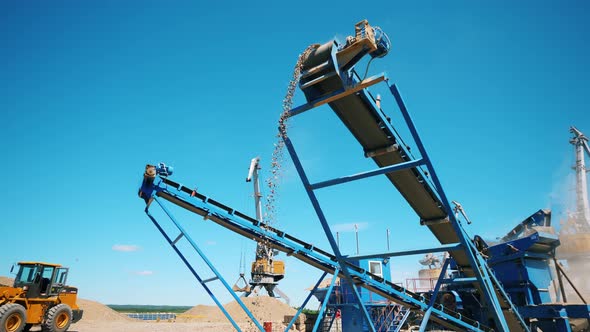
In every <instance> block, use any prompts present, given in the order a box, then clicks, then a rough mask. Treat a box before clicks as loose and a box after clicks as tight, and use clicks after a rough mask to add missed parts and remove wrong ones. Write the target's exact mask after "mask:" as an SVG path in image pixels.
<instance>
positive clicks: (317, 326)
mask: <svg viewBox="0 0 590 332" xmlns="http://www.w3.org/2000/svg"><path fill="white" fill-rule="evenodd" d="M337 275H338V270H336V271H334V278H332V282H330V287H328V291H327V292H326V297H324V301H322V307H321V308H320V311H319V312H318V317H317V318H316V320H315V324H314V325H313V329H312V330H311V331H312V332H316V331H317V330H318V328H319V327H320V322H321V321H322V320H324V318H323V316H324V312H325V311H326V306H327V305H328V302H329V301H330V295H332V290H333V289H334V284H335V283H336V279H338V278H336V276H337ZM353 287H354V285H353Z"/></svg>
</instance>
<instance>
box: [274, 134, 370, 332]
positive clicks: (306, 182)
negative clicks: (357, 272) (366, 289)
mask: <svg viewBox="0 0 590 332" xmlns="http://www.w3.org/2000/svg"><path fill="white" fill-rule="evenodd" d="M282 139H283V142H284V143H285V147H286V148H287V151H288V152H289V155H290V156H291V160H293V164H294V165H295V169H296V170H297V173H298V174H299V178H300V179H301V182H302V183H303V187H304V188H305V191H306V192H307V196H308V197H309V200H310V201H311V204H312V205H313V208H314V210H315V212H316V214H317V216H318V219H319V220H320V225H321V226H322V229H323V230H324V233H325V234H326V237H327V238H328V242H329V243H330V247H332V251H333V252H334V256H336V260H337V262H338V265H339V266H340V270H341V271H342V273H343V274H344V276H345V280H346V282H347V283H348V284H349V285H351V287H350V288H351V289H352V292H353V295H354V298H355V299H356V301H357V302H358V304H359V306H360V308H361V311H362V313H363V317H364V318H365V320H366V322H367V325H368V326H369V329H370V330H371V331H372V332H375V326H373V322H372V321H371V315H369V312H368V311H367V308H366V307H365V305H364V303H363V300H362V298H361V296H360V294H359V292H358V290H357V289H356V287H355V284H354V282H353V281H352V278H351V276H350V273H349V271H348V266H347V265H346V259H345V258H344V257H343V256H342V254H341V253H340V248H338V244H337V243H336V240H335V239H334V235H333V234H332V230H331V229H330V225H328V221H327V220H326V216H325V215H324V211H323V210H322V208H321V206H320V202H319V201H318V199H317V197H316V195H315V193H314V192H313V190H312V189H311V188H310V183H309V179H308V178H307V174H306V173H305V171H304V170H303V165H301V161H300V159H299V156H298V155H297V152H295V148H294V147H293V143H292V142H291V140H290V139H289V137H287V136H285V135H282Z"/></svg>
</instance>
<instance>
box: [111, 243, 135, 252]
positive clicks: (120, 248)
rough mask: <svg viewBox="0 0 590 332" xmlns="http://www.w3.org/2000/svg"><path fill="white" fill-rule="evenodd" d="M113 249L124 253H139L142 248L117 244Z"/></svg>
mask: <svg viewBox="0 0 590 332" xmlns="http://www.w3.org/2000/svg"><path fill="white" fill-rule="evenodd" d="M112 249H113V250H114V251H123V252H131V251H138V250H139V249H141V247H140V246H136V245H134V244H115V245H114V246H113V247H112Z"/></svg>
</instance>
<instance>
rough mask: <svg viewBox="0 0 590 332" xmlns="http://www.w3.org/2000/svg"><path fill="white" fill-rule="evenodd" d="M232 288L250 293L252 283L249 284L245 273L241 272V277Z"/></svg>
mask: <svg viewBox="0 0 590 332" xmlns="http://www.w3.org/2000/svg"><path fill="white" fill-rule="evenodd" d="M231 289H232V290H233V291H234V292H244V293H250V290H251V288H250V284H248V282H247V281H246V278H244V274H240V277H239V278H238V280H237V281H236V283H235V284H234V285H233V286H232V288H231Z"/></svg>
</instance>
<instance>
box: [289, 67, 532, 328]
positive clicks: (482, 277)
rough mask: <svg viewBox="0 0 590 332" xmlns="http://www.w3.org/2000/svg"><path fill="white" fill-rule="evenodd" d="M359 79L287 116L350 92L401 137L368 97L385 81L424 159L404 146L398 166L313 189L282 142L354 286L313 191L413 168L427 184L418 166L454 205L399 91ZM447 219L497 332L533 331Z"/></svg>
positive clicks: (453, 219)
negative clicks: (508, 319) (373, 88)
mask: <svg viewBox="0 0 590 332" xmlns="http://www.w3.org/2000/svg"><path fill="white" fill-rule="evenodd" d="M353 74H354V72H353ZM355 77H358V76H356V75H352V77H351V78H352V81H353V84H352V85H350V86H349V87H348V88H343V89H340V90H338V91H336V92H333V93H329V94H327V97H326V96H322V97H320V98H318V99H317V100H312V101H308V103H306V104H304V105H301V106H298V107H295V108H294V109H292V110H291V111H290V112H289V115H290V116H295V115H298V114H301V113H303V112H305V111H309V110H311V109H313V108H315V107H317V106H320V105H323V104H326V103H333V102H334V101H337V100H338V99H340V98H350V97H349V96H350V95H351V93H347V91H352V92H354V93H357V94H358V96H360V97H359V98H360V100H362V101H363V102H364V103H365V104H368V105H369V106H367V109H368V112H370V113H371V114H372V116H374V117H377V118H378V120H379V121H378V122H379V124H380V126H382V128H381V130H383V131H386V132H388V133H390V134H391V136H392V137H397V136H396V134H395V133H397V132H396V131H395V129H394V128H393V127H392V126H391V124H390V122H389V121H388V118H387V116H386V115H385V114H384V113H383V112H382V110H381V108H380V107H378V106H377V105H376V104H375V103H374V99H373V98H372V96H370V93H369V92H368V90H367V88H368V87H369V86H371V85H374V84H376V83H379V82H382V81H385V82H388V88H389V90H390V92H391V94H392V95H393V97H394V98H395V100H396V102H397V105H398V108H399V110H400V112H401V114H402V117H403V119H404V120H405V122H406V125H407V127H408V129H409V131H410V133H411V135H412V138H413V140H414V142H415V143H416V145H417V147H418V150H419V151H420V156H421V158H417V159H412V158H411V157H410V156H411V154H409V153H408V151H406V150H405V147H403V146H399V147H397V148H398V149H400V150H401V151H402V153H403V155H404V156H405V157H406V161H404V162H401V163H397V164H394V165H389V166H384V167H380V168H378V169H375V170H371V171H367V172H362V173H357V174H353V175H350V176H344V177H339V178H334V179H330V180H326V181H321V182H317V183H314V184H312V183H310V181H309V179H308V176H307V174H306V173H305V170H304V168H303V165H302V164H301V161H300V159H299V157H298V155H297V153H296V151H295V148H294V146H293V143H292V141H291V140H290V139H289V137H287V136H286V135H285V133H282V138H283V141H284V142H285V146H286V147H287V151H288V152H289V155H290V156H291V159H292V160H293V163H294V165H295V168H296V170H297V173H298V174H299V177H300V178H301V181H302V183H303V185H304V188H305V190H306V192H307V195H308V197H309V199H310V201H311V203H312V205H313V208H314V210H315V212H316V214H317V216H318V219H319V221H320V224H321V226H322V229H323V230H324V233H325V235H326V237H327V239H328V241H329V243H330V246H331V247H332V250H333V252H334V253H335V256H336V260H337V262H338V263H339V266H340V268H341V269H342V273H343V274H344V277H345V278H346V280H347V281H348V282H350V276H349V274H348V273H347V272H348V268H347V264H346V263H347V261H346V259H345V258H343V256H342V255H341V253H340V251H339V249H338V246H337V244H336V242H335V241H334V237H333V235H332V234H333V233H332V231H331V229H330V226H329V225H328V222H327V220H326V218H325V215H324V212H323V211H322V208H321V206H320V203H319V201H318V199H317V196H316V195H315V192H314V191H315V190H317V189H320V188H325V187H328V186H334V185H338V184H342V183H346V182H350V181H356V180H360V179H364V178H368V177H372V176H376V175H382V174H388V173H393V172H399V171H402V170H406V169H414V170H415V171H416V172H417V173H418V174H420V175H421V176H422V178H423V179H426V178H427V176H425V172H424V171H423V170H422V169H421V168H420V167H419V166H424V167H426V169H427V170H428V173H429V174H430V178H431V179H432V181H433V184H431V183H430V182H428V181H422V185H423V186H424V187H426V188H427V189H429V190H430V191H431V192H433V193H434V194H435V195H436V196H437V198H438V200H439V201H440V203H441V204H442V205H443V208H444V210H445V211H452V208H451V206H450V203H449V200H448V198H447V196H446V193H445V192H444V190H443V187H442V185H441V183H440V180H439V178H438V176H437V173H436V171H435V169H434V167H433V165H432V162H431V160H430V158H429V156H428V154H427V152H426V149H425V147H424V145H423V143H422V140H421V138H420V136H419V135H418V131H417V129H416V127H415V125H414V122H413V121H412V118H411V116H410V114H409V112H408V110H407V108H406V106H405V103H404V101H403V99H402V97H401V94H400V93H399V90H398V89H397V87H396V85H395V84H389V80H388V79H387V77H386V75H385V74H381V75H378V76H375V77H372V78H370V79H368V80H365V81H359V80H358V79H356V80H355ZM359 87H360V88H359ZM302 88H303V87H302ZM331 106H332V105H331ZM332 107H333V108H334V109H335V111H336V109H337V108H338V107H340V108H343V106H342V105H339V106H332ZM356 111H358V110H356ZM343 121H344V120H343ZM357 135H359V134H358V133H357ZM357 138H358V137H357ZM408 159H409V160H408ZM447 218H448V222H450V223H451V226H452V229H453V230H454V233H455V235H456V237H457V238H458V243H457V244H453V246H456V247H455V249H454V252H461V254H462V255H464V256H465V257H466V259H467V262H468V267H470V268H471V273H472V274H473V277H474V278H475V280H476V282H474V283H473V284H474V286H475V287H476V288H477V289H479V291H480V292H481V293H482V294H483V298H484V300H485V303H486V304H487V307H488V310H489V311H490V314H491V316H492V318H493V319H494V321H495V323H496V328H497V329H498V330H499V331H505V332H508V331H511V327H512V331H516V330H520V331H529V328H528V326H527V325H526V323H525V322H524V320H523V319H522V317H520V315H519V314H518V312H517V311H516V310H515V307H514V305H513V304H512V303H511V301H510V299H509V298H508V296H506V294H505V293H504V291H503V290H502V286H501V285H500V284H499V283H498V282H497V280H496V279H495V278H494V277H493V274H492V272H491V270H490V268H489V267H488V266H487V264H486V262H485V260H484V259H483V257H482V256H481V255H480V254H479V252H478V250H477V249H476V248H475V246H474V245H473V243H472V241H471V240H470V239H469V237H468V236H467V234H466V232H465V230H464V229H463V227H462V226H461V224H460V223H459V222H458V220H457V219H456V217H455V215H454V214H453V213H448V212H447ZM439 240H440V239H439ZM444 244H445V243H443V245H444ZM457 247H458V248H457ZM450 253H451V255H453V251H450ZM353 289H354V287H353ZM355 297H356V298H357V301H358V302H359V305H360V307H361V308H362V311H363V316H364V317H365V319H366V321H367V322H369V325H370V329H371V330H372V331H374V327H373V326H372V324H371V323H370V319H369V315H368V313H367V310H366V308H365V306H364V305H363V303H362V301H361V299H360V297H358V294H355ZM501 301H503V303H504V304H505V307H504V308H503V307H502V305H501V303H500V302H501ZM428 310H430V309H428ZM429 314H430V311H428V312H427V313H426V315H429ZM505 315H507V316H508V317H510V318H511V319H512V321H513V323H512V324H510V326H509V322H508V321H507V319H506V317H505Z"/></svg>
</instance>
